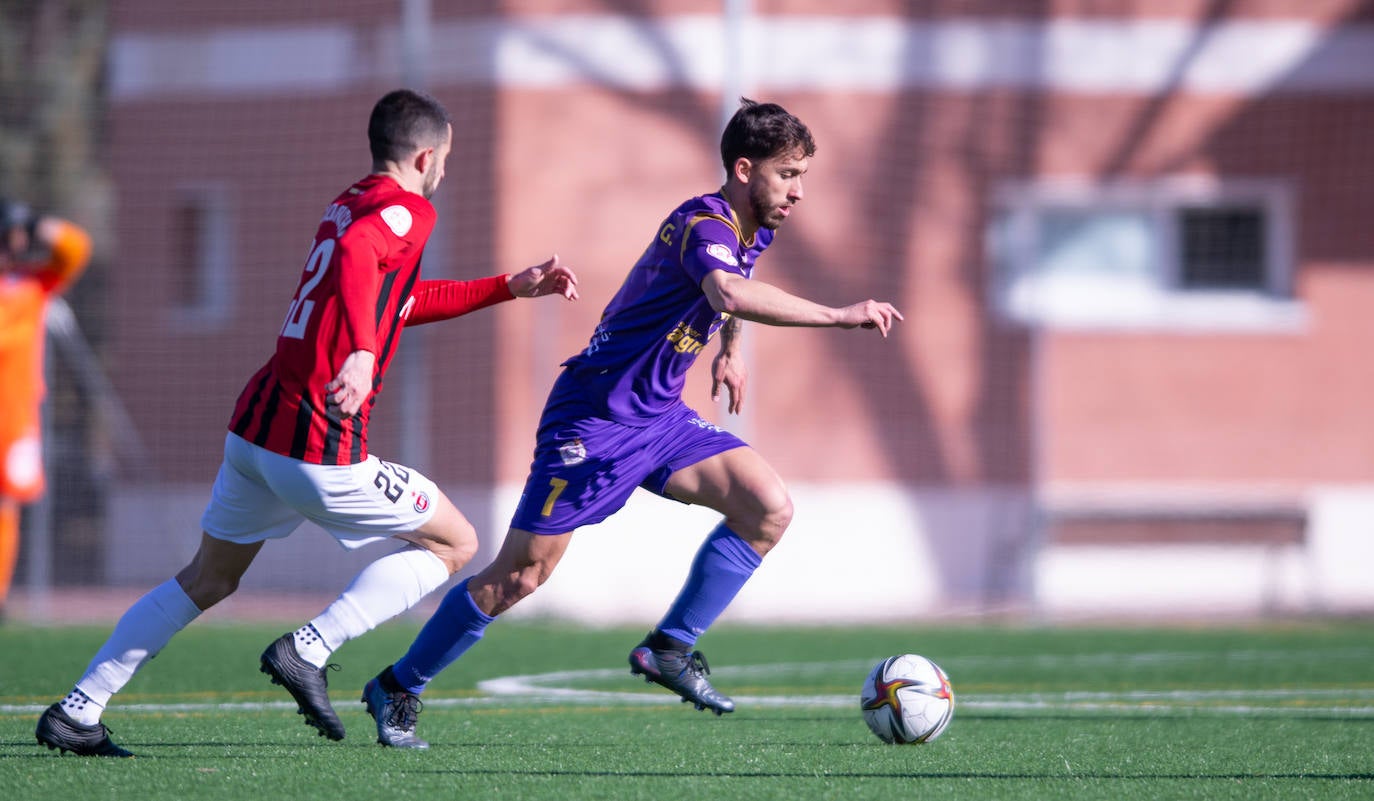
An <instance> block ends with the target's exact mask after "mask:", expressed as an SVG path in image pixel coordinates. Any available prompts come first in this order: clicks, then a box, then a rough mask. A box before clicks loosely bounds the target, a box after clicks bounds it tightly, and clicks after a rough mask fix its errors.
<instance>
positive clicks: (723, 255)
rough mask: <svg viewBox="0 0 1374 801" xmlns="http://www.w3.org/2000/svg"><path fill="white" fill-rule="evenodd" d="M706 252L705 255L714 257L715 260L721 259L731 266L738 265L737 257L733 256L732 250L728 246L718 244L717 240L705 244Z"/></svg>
mask: <svg viewBox="0 0 1374 801" xmlns="http://www.w3.org/2000/svg"><path fill="white" fill-rule="evenodd" d="M706 253H707V255H709V256H711V257H712V258H714V259H715V260H716V261H723V262H725V263H726V264H728V265H730V266H731V267H738V266H739V259H737V258H735V253H734V251H732V250H730V248H728V247H726V246H724V245H722V244H720V243H719V242H713V243H711V244H710V245H707V246H706Z"/></svg>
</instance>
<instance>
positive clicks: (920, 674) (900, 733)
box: [859, 654, 954, 744]
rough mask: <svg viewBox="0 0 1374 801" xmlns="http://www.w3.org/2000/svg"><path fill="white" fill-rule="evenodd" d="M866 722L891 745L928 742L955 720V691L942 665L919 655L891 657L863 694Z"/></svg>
mask: <svg viewBox="0 0 1374 801" xmlns="http://www.w3.org/2000/svg"><path fill="white" fill-rule="evenodd" d="M859 701H860V706H861V707H862V709H863V713H864V722H865V723H867V724H868V728H870V729H872V730H873V733H874V734H876V735H878V738H879V739H881V740H882V741H883V742H887V743H898V744H905V743H928V742H930V741H931V740H934V739H935V738H936V737H939V736H940V733H941V732H943V731H944V730H945V727H946V726H948V725H949V721H950V719H951V718H953V717H954V690H953V689H951V688H950V686H949V676H947V675H945V672H944V671H943V670H941V669H940V666H939V665H937V664H935V663H934V662H932V661H930V660H929V659H926V658H925V657H924V656H917V655H916V654H902V655H900V656H890V657H888V658H887V659H884V660H883V661H881V662H879V663H878V664H877V666H876V667H874V668H873V671H872V672H871V673H869V674H868V681H866V682H864V689H863V692H862V693H860V694H859Z"/></svg>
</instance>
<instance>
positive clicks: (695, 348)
mask: <svg viewBox="0 0 1374 801" xmlns="http://www.w3.org/2000/svg"><path fill="white" fill-rule="evenodd" d="M668 341H669V342H671V343H673V350H675V351H677V352H678V353H700V352H701V351H702V349H703V348H705V347H706V343H705V342H703V341H702V339H701V332H700V331H698V330H696V329H695V328H693V327H691V326H690V325H687V324H686V323H678V324H677V327H676V328H674V329H673V330H672V331H669V332H668Z"/></svg>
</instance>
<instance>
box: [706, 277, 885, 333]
mask: <svg viewBox="0 0 1374 801" xmlns="http://www.w3.org/2000/svg"><path fill="white" fill-rule="evenodd" d="M701 289H702V291H703V292H705V293H706V297H707V299H708V300H709V301H710V302H711V308H713V309H715V310H716V311H718V312H724V313H726V314H730V315H733V316H735V317H739V318H741V319H744V320H752V321H754V322H758V323H764V324H766V325H796V326H808V327H815V328H857V327H860V326H862V327H864V328H875V329H877V330H878V332H879V333H881V334H882V335H883V336H884V337H886V336H887V332H888V331H890V330H892V325H893V324H894V323H895V322H896V321H898V320H903V319H905V318H904V317H902V313H901V312H899V311H897V309H896V307H895V306H893V305H892V304H891V303H886V302H883V301H877V300H865V301H862V302H860V303H855V304H852V305H849V306H842V307H840V308H835V307H833V306H825V305H822V304H820V303H816V302H814V301H810V300H807V299H806V298H803V297H798V296H797V295H793V294H791V293H790V292H786V291H784V290H782V289H780V288H778V287H776V286H773V285H772V284H768V283H765V282H763V281H752V280H749V279H747V278H745V277H744V276H742V275H738V274H736V273H731V272H727V271H725V270H712V271H711V272H709V273H707V275H706V277H705V278H703V279H702V281H701Z"/></svg>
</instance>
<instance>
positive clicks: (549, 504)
mask: <svg viewBox="0 0 1374 801" xmlns="http://www.w3.org/2000/svg"><path fill="white" fill-rule="evenodd" d="M549 487H550V489H549V495H548V497H547V498H545V499H544V508H543V509H541V510H540V511H539V515H540V516H541V517H548V516H549V515H551V514H553V502H554V501H556V500H558V496H559V495H562V494H563V490H565V489H567V488H568V480H567V479H566V478H551V479H549Z"/></svg>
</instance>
